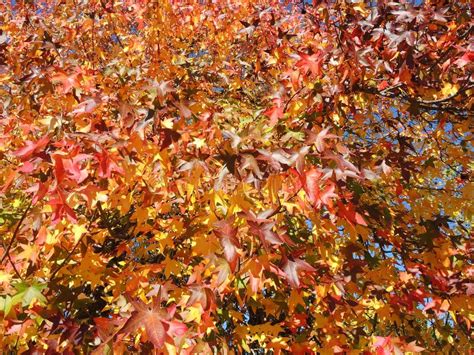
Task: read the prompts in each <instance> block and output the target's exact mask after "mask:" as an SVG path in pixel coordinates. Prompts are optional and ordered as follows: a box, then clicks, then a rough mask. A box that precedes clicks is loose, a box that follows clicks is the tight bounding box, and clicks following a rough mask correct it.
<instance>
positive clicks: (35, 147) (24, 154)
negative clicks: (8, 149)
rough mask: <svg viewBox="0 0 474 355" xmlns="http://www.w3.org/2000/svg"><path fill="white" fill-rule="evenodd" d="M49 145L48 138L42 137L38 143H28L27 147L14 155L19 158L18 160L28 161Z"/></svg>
mask: <svg viewBox="0 0 474 355" xmlns="http://www.w3.org/2000/svg"><path fill="white" fill-rule="evenodd" d="M48 143H49V137H48V136H43V137H41V138H40V139H39V140H38V141H37V142H36V143H33V142H32V141H26V146H24V147H23V148H20V149H18V150H16V151H14V152H13V155H15V156H17V157H18V158H21V160H26V159H28V158H29V157H30V156H32V155H33V154H34V153H37V152H38V151H39V150H41V149H43V148H44V147H46V146H47V145H48Z"/></svg>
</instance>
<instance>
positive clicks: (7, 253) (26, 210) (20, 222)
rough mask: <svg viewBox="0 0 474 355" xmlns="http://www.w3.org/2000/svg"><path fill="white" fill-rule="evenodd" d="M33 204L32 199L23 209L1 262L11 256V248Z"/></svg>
mask: <svg viewBox="0 0 474 355" xmlns="http://www.w3.org/2000/svg"><path fill="white" fill-rule="evenodd" d="M31 204H32V201H30V203H29V204H28V207H26V209H25V210H24V211H23V214H22V216H21V218H20V220H19V221H18V224H17V225H16V228H15V231H14V232H13V235H12V238H11V239H10V243H8V246H7V247H6V248H5V254H3V256H2V260H0V264H1V263H3V261H4V260H5V258H6V257H10V255H9V253H10V249H11V248H12V246H13V242H14V241H15V239H16V237H17V235H18V232H19V230H20V227H21V224H22V223H23V221H24V220H25V218H26V215H27V213H28V211H29V210H30V208H31Z"/></svg>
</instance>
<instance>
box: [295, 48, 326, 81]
mask: <svg viewBox="0 0 474 355" xmlns="http://www.w3.org/2000/svg"><path fill="white" fill-rule="evenodd" d="M299 57H300V58H301V59H300V60H299V61H298V62H297V63H296V66H297V67H298V68H301V69H302V70H303V72H304V73H305V74H307V73H308V71H310V72H311V74H313V75H317V76H320V75H321V74H322V71H321V67H322V65H323V60H324V58H322V57H321V55H320V54H313V55H308V54H305V53H301V54H300V55H299Z"/></svg>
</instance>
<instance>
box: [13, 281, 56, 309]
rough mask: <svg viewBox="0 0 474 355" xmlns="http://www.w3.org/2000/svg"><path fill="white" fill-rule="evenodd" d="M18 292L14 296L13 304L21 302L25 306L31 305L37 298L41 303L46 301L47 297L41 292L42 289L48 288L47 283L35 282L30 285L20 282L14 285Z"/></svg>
mask: <svg viewBox="0 0 474 355" xmlns="http://www.w3.org/2000/svg"><path fill="white" fill-rule="evenodd" d="M14 287H15V288H16V289H17V291H18V293H17V294H16V295H15V296H13V297H12V304H14V305H15V304H17V303H20V302H21V305H22V306H23V307H27V306H29V305H30V304H31V303H32V302H33V301H34V300H37V301H39V302H41V303H46V301H47V300H46V297H44V296H43V294H42V293H41V291H42V290H44V289H45V288H46V285H42V284H38V283H34V284H32V285H28V284H26V283H24V282H20V283H17V284H15V285H14Z"/></svg>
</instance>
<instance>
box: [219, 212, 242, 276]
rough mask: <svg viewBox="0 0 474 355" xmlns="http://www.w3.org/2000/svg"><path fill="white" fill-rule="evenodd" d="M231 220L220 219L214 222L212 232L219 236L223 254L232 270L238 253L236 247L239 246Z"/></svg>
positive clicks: (235, 229) (235, 264)
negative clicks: (214, 228) (214, 227)
mask: <svg viewBox="0 0 474 355" xmlns="http://www.w3.org/2000/svg"><path fill="white" fill-rule="evenodd" d="M232 223H233V220H228V221H226V220H222V221H219V222H217V223H215V226H216V227H217V229H216V230H214V233H216V235H217V236H218V237H219V239H220V242H221V245H222V247H223V248H224V255H225V258H226V260H227V261H228V262H229V264H230V268H231V270H232V271H234V270H235V267H236V266H237V261H238V260H239V255H238V253H237V248H238V247H239V240H238V238H237V228H235V227H233V226H232Z"/></svg>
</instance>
